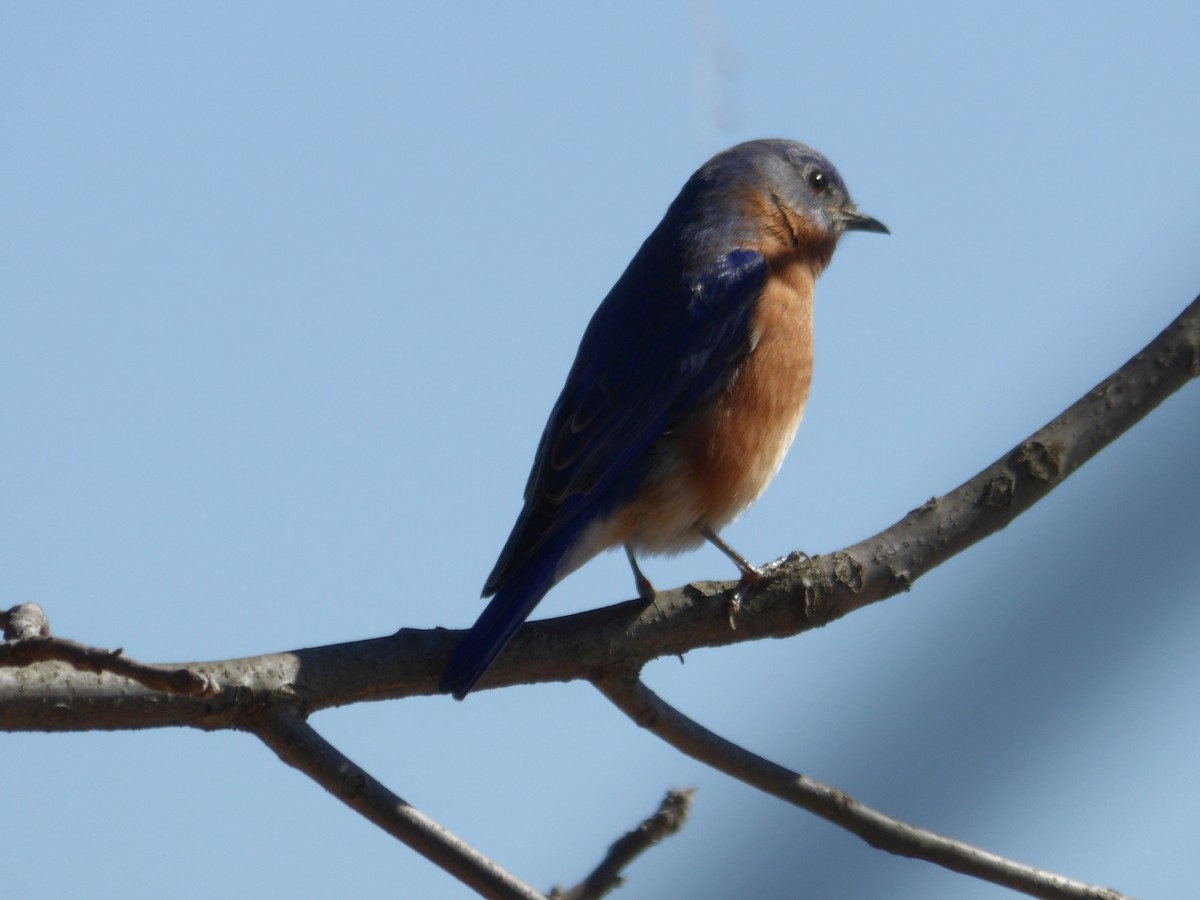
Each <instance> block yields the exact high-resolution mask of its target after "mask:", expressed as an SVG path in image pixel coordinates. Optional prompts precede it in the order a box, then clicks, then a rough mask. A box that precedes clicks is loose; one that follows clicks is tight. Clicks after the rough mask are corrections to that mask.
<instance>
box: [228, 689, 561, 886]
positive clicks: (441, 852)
mask: <svg viewBox="0 0 1200 900" xmlns="http://www.w3.org/2000/svg"><path fill="white" fill-rule="evenodd" d="M250 730H251V731H253V732H254V734H256V735H257V736H258V737H259V738H260V739H261V740H262V741H263V743H265V744H266V745H267V746H268V747H270V748H271V749H272V750H274V751H275V753H276V754H278V756H279V758H280V759H281V760H283V761H284V762H285V763H287V764H288V765H289V766H292V767H293V768H295V769H298V770H300V771H301V772H303V773H304V774H305V775H307V776H308V777H309V778H311V779H312V780H313V781H315V782H316V783H317V784H319V785H321V787H323V788H325V790H327V791H329V793H331V794H333V796H334V797H336V798H337V799H338V800H340V801H342V802H343V803H345V804H346V805H347V806H349V807H350V808H351V809H353V810H354V811H355V812H357V813H359V814H361V815H363V816H365V817H366V818H367V819H369V820H370V821H371V822H374V823H375V824H376V825H378V826H379V827H380V828H382V829H383V830H384V831H386V832H387V833H388V834H390V835H392V837H394V838H396V839H397V840H400V841H402V842H403V843H405V844H407V845H408V846H409V847H411V848H412V849H414V850H416V851H417V852H418V853H420V854H421V855H422V856H424V857H425V858H426V859H428V860H430V861H431V862H433V863H436V864H437V865H439V866H441V867H442V868H443V869H445V870H446V871H447V872H449V873H450V874H451V875H453V876H454V877H455V878H457V879H459V880H460V881H462V882H463V883H464V884H466V885H468V886H469V887H471V888H473V889H474V890H476V891H477V892H479V893H480V894H481V895H483V896H484V897H490V898H494V900H547V898H546V896H545V895H544V894H542V893H541V892H539V891H537V890H535V889H534V888H532V887H530V886H529V885H527V884H525V883H524V882H522V881H520V880H519V879H517V878H516V877H515V876H513V875H510V874H509V873H508V872H506V871H504V869H502V868H500V866H498V865H496V863H494V862H492V861H491V860H490V859H488V858H487V857H485V856H483V855H482V854H481V853H479V852H478V851H477V850H475V849H474V848H472V847H471V846H470V845H468V844H466V843H465V842H464V841H463V840H462V839H461V838H458V837H456V836H455V835H453V834H451V833H450V832H449V831H447V830H446V829H445V828H443V827H442V826H441V825H439V824H438V823H437V822H435V821H433V819H431V818H429V817H428V816H427V815H425V814H424V813H423V812H421V811H420V810H418V809H415V808H414V807H412V806H409V805H408V804H407V803H405V802H404V801H403V800H401V799H400V798H399V797H397V796H396V795H395V794H393V793H392V792H391V791H389V790H388V789H387V788H386V787H384V785H383V784H381V783H380V782H378V781H376V780H375V779H374V778H372V777H371V776H370V774H368V773H367V772H366V771H365V770H364V769H362V768H360V767H359V766H358V765H356V764H355V763H354V762H353V760H351V759H350V758H349V757H347V756H345V755H344V754H343V753H342V752H341V751H339V750H338V749H337V748H336V747H334V746H333V745H332V744H330V743H329V742H328V741H327V740H325V739H324V738H323V737H321V735H320V734H318V733H317V731H316V730H315V729H314V728H313V727H312V726H311V725H309V724H308V722H306V721H305V720H304V718H303V717H302V716H301V715H300V714H299V713H298V712H297V711H296V710H295V709H294V708H291V707H287V706H281V707H279V708H278V709H276V710H274V711H273V712H272V713H271V714H270V715H268V716H266V717H265V718H264V719H263V720H262V721H261V722H260V723H258V724H257V725H256V726H254V727H252V728H251V729H250Z"/></svg>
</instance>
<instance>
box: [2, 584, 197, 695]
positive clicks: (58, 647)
mask: <svg viewBox="0 0 1200 900" xmlns="http://www.w3.org/2000/svg"><path fill="white" fill-rule="evenodd" d="M3 616H4V619H3V622H2V623H0V624H3V626H4V634H5V637H9V636H10V635H13V637H12V638H11V639H9V640H6V641H4V642H3V643H0V667H2V666H16V667H20V666H31V665H33V664H34V663H38V662H45V661H46V660H52V659H53V660H58V661H59V662H65V663H67V664H68V665H69V666H71V667H72V668H74V669H76V670H78V671H80V672H92V673H94V674H99V673H101V672H109V673H111V674H113V675H117V676H119V677H121V678H128V679H130V680H131V681H136V682H137V683H138V684H140V685H142V686H143V687H147V688H149V689H150V690H152V691H164V692H166V693H170V694H179V695H181V696H185V697H188V696H190V697H212V696H215V695H216V694H217V693H218V691H219V690H220V687H219V685H218V684H217V682H216V679H215V678H213V676H212V675H210V674H208V673H207V672H201V671H193V670H192V669H189V668H184V667H179V666H156V665H151V664H149V663H143V662H138V661H137V660H135V659H130V658H129V657H128V656H126V655H125V651H124V650H121V649H120V648H117V649H116V650H106V649H104V648H103V647H89V646H88V645H87V644H81V643H79V642H78V641H72V640H69V639H67V638H59V637H54V636H53V635H51V634H50V623H49V622H48V621H47V620H46V615H45V613H44V612H43V610H42V608H41V607H40V606H38V605H37V604H36V603H26V604H24V605H22V606H14V607H13V608H12V609H10V610H7V611H6V612H5V613H3Z"/></svg>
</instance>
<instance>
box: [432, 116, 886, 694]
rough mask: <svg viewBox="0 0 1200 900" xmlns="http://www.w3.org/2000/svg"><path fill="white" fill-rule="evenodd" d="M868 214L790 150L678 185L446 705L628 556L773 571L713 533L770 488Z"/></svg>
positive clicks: (558, 435)
mask: <svg viewBox="0 0 1200 900" xmlns="http://www.w3.org/2000/svg"><path fill="white" fill-rule="evenodd" d="M847 231H866V232H879V233H882V234H888V233H890V232H889V231H888V228H887V227H886V226H885V225H884V224H883V223H882V222H880V221H879V220H877V219H874V218H872V217H870V216H868V215H866V214H865V213H862V212H860V211H859V209H858V207H857V206H856V205H855V204H854V202H853V201H852V200H851V199H850V194H849V192H848V191H847V189H846V185H845V182H843V180H842V178H841V176H840V175H839V174H838V172H837V170H836V169H835V168H834V167H833V164H832V163H830V162H829V160H828V159H826V158H825V157H824V156H822V155H821V154H820V153H818V152H817V151H815V150H813V149H812V148H810V147H808V146H806V145H804V144H801V143H797V142H795V141H790V140H783V139H762V140H752V141H747V142H745V143H741V144H738V145H736V146H734V147H731V148H729V149H727V150H725V151H723V152H721V153H718V154H717V155H716V156H714V157H713V158H712V159H710V160H709V161H708V162H706V163H704V165H702V166H701V167H700V168H699V169H698V170H697V171H696V172H695V173H694V174H693V175H692V176H691V177H690V178H689V179H688V181H687V182H686V184H684V186H683V188H682V190H681V191H680V192H679V195H678V196H677V197H676V198H675V200H674V201H672V203H671V204H670V206H669V207H668V208H667V211H666V214H665V215H664V216H663V219H662V221H661V222H660V223H659V224H658V226H657V227H656V228H655V229H654V230H653V231H652V232H651V233H650V235H649V237H647V238H646V240H645V241H644V242H643V244H642V245H641V248H640V249H639V250H638V251H637V253H636V254H635V255H634V257H633V259H632V260H631V261H630V263H629V265H628V266H627V267H626V269H625V271H624V273H623V274H622V275H621V276H620V278H619V279H618V280H617V282H616V284H614V285H613V287H612V290H610V291H609V293H608V295H607V296H606V297H605V298H604V300H603V301H602V302H601V304H600V306H599V307H598V308H597V309H596V312H595V314H594V315H593V316H592V319H591V321H590V322H589V324H588V326H587V328H586V330H585V331H584V334H583V338H582V340H581V342H580V344H579V350H578V352H577V354H576V356H575V361H574V363H573V364H572V366H571V369H570V372H569V373H568V375H567V379H566V383H565V385H564V386H563V389H562V392H561V394H560V395H559V397H558V400H557V402H556V403H555V404H554V407H553V409H552V411H551V413H550V417H549V420H548V421H547V423H546V427H545V430H544V431H543V433H542V437H541V441H540V442H539V444H538V448H537V452H536V454H535V457H534V462H533V468H532V471H531V472H530V474H529V478H528V481H527V482H526V486H525V503H524V506H523V508H522V509H521V512H520V514H519V515H518V517H517V521H516V524H515V525H514V527H513V529H512V533H511V535H510V536H509V538H508V541H507V542H506V543H505V545H504V548H503V550H502V551H501V552H500V556H499V558H498V559H497V561H496V564H495V567H494V568H493V570H492V572H491V575H489V576H488V579H487V582H486V583H485V585H484V588H483V597H485V598H487V597H491V598H492V599H491V601H490V602H489V603H488V605H487V607H486V608H485V609H484V611H483V613H482V614H481V615H480V616H479V619H478V621H476V623H475V624H474V626H473V627H472V628H471V630H470V631H469V632H468V633H467V634H466V636H465V637H464V638H463V639H462V640H461V641H460V643H459V644H458V645H457V647H456V648H455V650H454V652H453V654H452V655H451V658H450V661H449V662H448V664H447V665H446V668H445V669H444V671H443V673H442V676H441V679H440V682H439V690H440V691H441V692H442V693H449V694H452V695H453V696H454V697H455V698H457V699H459V700H461V699H463V698H464V697H465V696H466V695H467V694H468V692H470V690H471V689H472V688H473V687H474V686H475V684H476V683H477V682H478V681H479V679H480V678H481V677H482V676H483V674H484V673H485V672H486V671H487V669H488V667H489V666H490V665H491V664H492V663H493V662H494V661H495V659H496V657H497V656H499V654H500V653H501V651H503V650H504V648H505V646H506V645H507V644H508V643H509V641H510V640H511V639H512V638H513V636H514V635H515V634H516V632H517V630H518V629H519V628H520V626H521V624H522V623H523V622H524V621H525V619H526V618H527V617H528V616H529V614H530V613H531V612H532V611H533V609H534V607H535V606H537V604H538V603H539V602H540V601H541V600H542V598H543V597H544V596H545V595H546V594H547V593H548V592H549V591H550V589H551V588H552V587H554V585H555V584H557V583H558V582H560V581H561V580H562V579H563V578H565V577H566V576H567V575H568V574H570V573H571V572H573V571H575V570H576V569H578V568H579V567H580V566H582V565H583V564H584V563H586V562H587V561H588V560H590V559H592V558H593V557H595V556H596V555H597V554H599V553H601V552H603V551H605V550H609V549H614V548H616V547H618V546H621V547H624V549H625V552H626V555H627V556H628V558H629V563H630V565H631V567H632V569H633V574H634V581H635V584H636V586H637V590H638V595H639V596H640V597H642V598H643V599H645V600H647V601H650V600H652V599H653V598H654V587H653V585H652V584H651V583H650V581H649V579H647V578H646V576H645V575H644V574H643V573H642V571H641V569H640V567H639V566H638V563H637V554H639V553H642V554H647V553H649V554H654V553H678V552H682V551H684V550H688V549H691V548H693V547H697V546H700V545H701V544H703V543H704V542H705V541H708V542H710V543H712V544H714V545H715V546H716V547H718V548H719V549H720V550H721V551H722V552H723V553H724V554H725V555H726V556H728V557H729V558H730V559H731V560H732V561H733V563H734V564H735V565H736V566H737V568H738V570H739V571H740V573H741V584H742V585H746V586H749V585H752V584H753V583H755V582H756V581H758V580H759V579H760V578H761V577H762V575H763V572H762V570H760V569H758V568H756V567H755V566H753V565H751V564H750V563H749V562H747V560H746V559H745V558H744V557H742V556H741V555H740V554H738V553H737V552H736V551H735V550H734V549H733V548H732V547H730V546H729V545H728V544H726V543H725V542H724V541H723V540H722V539H721V538H720V537H719V535H718V532H720V530H721V529H722V528H723V527H724V526H725V525H727V524H729V523H730V522H731V521H733V520H734V519H735V518H736V517H737V516H738V515H740V514H741V513H742V512H744V511H745V510H746V509H747V508H748V507H749V506H750V504H751V503H753V502H754V500H756V499H757V498H758V496H759V495H760V494H761V493H762V492H763V490H764V489H765V488H766V487H767V484H768V482H769V481H770V480H771V479H772V478H773V477H774V475H775V473H776V471H777V470H778V469H779V466H780V464H781V463H782V462H783V458H784V455H785V454H786V452H787V450H788V447H789V446H790V445H791V442H792V439H793V437H794V436H795V433H796V429H797V428H798V427H799V425H800V419H801V417H802V415H803V413H804V407H805V403H806V402H807V399H808V391H809V384H810V382H811V377H812V364H813V341H812V308H813V288H814V285H815V283H816V280H817V277H818V276H819V275H820V274H821V272H822V271H823V270H824V269H825V267H826V266H827V265H828V264H829V262H830V260H831V258H832V256H833V251H834V247H835V245H836V244H837V242H838V239H839V238H840V237H841V236H842V234H843V233H844V232H847Z"/></svg>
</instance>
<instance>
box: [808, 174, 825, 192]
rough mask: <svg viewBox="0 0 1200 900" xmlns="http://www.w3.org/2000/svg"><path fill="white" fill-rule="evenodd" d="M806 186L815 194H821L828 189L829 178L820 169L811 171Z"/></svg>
mask: <svg viewBox="0 0 1200 900" xmlns="http://www.w3.org/2000/svg"><path fill="white" fill-rule="evenodd" d="M808 186H809V187H810V188H812V189H813V191H814V192H815V193H818V194H823V193H825V191H826V190H827V189H828V188H829V176H828V175H826V174H825V173H824V172H822V171H821V170H820V169H813V170H812V171H811V172H809V173H808Z"/></svg>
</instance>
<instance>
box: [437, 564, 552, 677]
mask: <svg viewBox="0 0 1200 900" xmlns="http://www.w3.org/2000/svg"><path fill="white" fill-rule="evenodd" d="M558 557H559V554H550V555H549V558H546V557H543V558H542V559H540V560H537V561H535V562H534V563H533V564H532V565H530V566H529V567H527V568H526V569H525V570H524V571H523V572H518V573H516V574H515V575H514V576H513V577H510V578H508V579H507V580H506V581H505V583H504V584H503V585H501V586H500V589H499V590H498V591H496V596H494V597H492V599H491V602H490V603H488V605H487V608H486V609H484V611H483V613H482V615H480V617H479V620H478V621H477V622H476V623H475V624H474V625H473V626H471V630H470V631H469V632H467V636H466V637H464V638H463V639H462V642H461V643H460V644H459V645H458V646H457V647H456V648H455V649H454V654H453V655H452V656H451V657H450V662H449V663H447V664H446V669H445V671H444V672H442V678H441V681H440V682H439V683H438V690H440V691H441V692H442V693H444V694H453V695H454V698H455V699H456V700H461V699H462V698H463V697H465V696H467V693H468V692H469V691H470V690H471V688H473V687H474V686H475V683H476V682H477V681H479V679H480V678H482V677H483V673H484V672H486V671H487V669H488V666H490V665H491V664H492V663H493V662H494V661H495V659H496V657H497V656H499V655H500V652H501V651H502V650H503V649H504V648H505V647H506V646H507V645H508V642H509V641H511V640H512V638H513V635H514V634H516V633H517V629H518V628H520V627H521V623H522V622H524V621H525V619H526V618H527V617H528V616H529V614H530V613H531V612H533V608H534V607H535V606H537V605H538V603H539V602H540V601H541V599H542V598H543V597H545V596H546V592H547V591H549V590H550V588H552V587H553V586H554V583H555V580H556V579H555V577H554V574H555V573H554V570H555V569H556V568H557V565H558Z"/></svg>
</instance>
